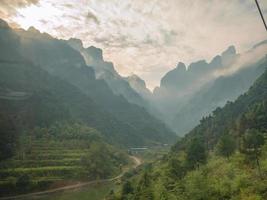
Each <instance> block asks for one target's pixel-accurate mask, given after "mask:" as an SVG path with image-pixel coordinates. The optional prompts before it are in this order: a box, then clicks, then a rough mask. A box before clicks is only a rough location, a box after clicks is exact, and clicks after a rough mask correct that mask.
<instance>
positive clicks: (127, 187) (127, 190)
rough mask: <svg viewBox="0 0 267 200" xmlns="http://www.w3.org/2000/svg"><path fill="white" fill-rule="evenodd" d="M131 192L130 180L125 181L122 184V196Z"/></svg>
mask: <svg viewBox="0 0 267 200" xmlns="http://www.w3.org/2000/svg"><path fill="white" fill-rule="evenodd" d="M130 193H133V187H132V184H131V182H129V181H126V182H125V183H124V184H123V186H122V196H124V195H127V194H130Z"/></svg>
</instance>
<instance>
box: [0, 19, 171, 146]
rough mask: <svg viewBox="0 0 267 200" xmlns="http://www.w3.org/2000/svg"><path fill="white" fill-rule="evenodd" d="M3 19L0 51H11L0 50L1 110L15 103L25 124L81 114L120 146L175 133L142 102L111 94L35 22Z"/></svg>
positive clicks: (159, 140)
mask: <svg viewBox="0 0 267 200" xmlns="http://www.w3.org/2000/svg"><path fill="white" fill-rule="evenodd" d="M2 24H4V25H5V28H4V29H1V33H0V42H1V45H0V51H1V52H5V53H6V55H10V56H9V57H6V56H5V54H2V55H1V56H3V57H1V82H0V83H1V84H0V87H1V91H2V93H3V95H2V96H3V98H2V100H1V101H4V102H5V104H2V105H6V106H3V107H1V111H3V110H7V111H3V112H9V111H12V109H13V108H14V109H15V108H16V109H15V110H14V112H13V111H12V113H14V115H18V116H20V114H18V113H22V114H23V116H22V117H20V118H21V119H24V120H25V121H26V122H27V121H28V122H27V123H29V125H27V126H29V127H33V126H47V125H50V124H51V123H53V122H56V121H58V120H60V121H61V120H72V119H74V120H82V121H83V122H85V123H87V124H88V125H90V126H91V127H94V128H96V129H97V130H99V131H100V132H101V133H102V134H103V136H104V137H105V138H106V139H107V140H108V141H109V142H110V143H112V144H116V145H119V146H140V145H151V144H155V143H166V142H167V143H169V142H171V141H173V138H176V136H175V135H174V133H172V132H171V131H170V130H169V129H168V128H167V127H166V126H165V125H164V124H163V123H162V122H161V121H159V120H157V119H155V118H154V117H152V116H151V115H150V114H149V113H148V112H147V111H146V110H145V109H144V108H142V107H139V106H138V105H135V104H131V103H129V102H128V101H127V100H126V99H125V98H123V97H122V96H117V95H114V94H113V92H112V91H111V90H110V88H109V87H108V85H107V84H106V82H105V81H104V80H98V79H96V78H95V74H94V69H92V68H91V67H88V66H87V65H86V63H85V61H84V58H83V56H82V55H81V54H80V53H79V52H78V51H76V50H74V49H73V48H72V47H70V46H69V44H68V43H67V42H66V41H63V40H57V39H55V38H52V37H51V36H50V35H48V34H42V33H40V32H39V31H38V30H36V29H34V28H30V29H29V30H28V31H24V30H21V29H19V30H11V29H10V28H9V27H8V26H7V25H6V23H4V22H3V21H2V22H1V26H3V25H2ZM13 38H15V39H13ZM7 58H8V59H7ZM12 95H13V96H14V95H15V96H21V97H12ZM24 97H25V99H24ZM12 98H15V99H20V98H21V99H22V100H18V101H11V99H12ZM13 104H14V105H13ZM22 105H24V106H22ZM50 112H51V113H50ZM12 113H11V114H10V115H12ZM24 115H26V117H24ZM28 119H29V120H28ZM30 119H31V120H33V121H31V120H30ZM23 123H24V122H23ZM23 123H22V124H23Z"/></svg>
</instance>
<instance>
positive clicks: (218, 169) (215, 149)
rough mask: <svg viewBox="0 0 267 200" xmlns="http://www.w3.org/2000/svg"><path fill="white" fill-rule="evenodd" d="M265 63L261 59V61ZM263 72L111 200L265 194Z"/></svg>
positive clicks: (266, 80)
mask: <svg viewBox="0 0 267 200" xmlns="http://www.w3.org/2000/svg"><path fill="white" fill-rule="evenodd" d="M263 64H264V65H266V62H265V63H263ZM266 100H267V71H265V73H264V74H262V75H261V76H260V78H259V79H257V81H256V82H255V83H254V84H253V86H252V87H251V88H250V89H249V90H248V91H247V92H246V93H245V94H243V95H241V96H240V97H239V98H238V99H237V100H236V101H234V102H228V103H227V105H225V106H224V107H223V108H217V109H216V110H215V111H214V112H213V114H212V115H211V116H209V117H206V118H203V119H202V120H201V122H200V124H199V125H198V126H197V127H195V128H194V129H193V130H192V131H191V132H190V133H188V134H187V135H186V136H185V137H184V138H182V139H181V140H180V141H178V142H177V144H176V145H175V146H173V148H172V150H171V152H170V153H169V154H168V155H167V156H164V157H163V158H162V159H161V160H159V161H158V162H154V163H152V164H149V165H147V166H145V167H144V169H143V170H142V172H140V173H138V175H137V176H132V178H130V179H129V180H128V181H125V182H124V185H123V187H122V188H121V190H120V191H117V193H115V194H111V195H109V198H110V199H123V200H125V199H134V200H141V199H142V200H143V199H177V200H183V199H184V200H185V199H190V200H201V199H209V200H212V199H214V200H218V199H229V200H230V199H231V200H264V199H266V198H267V144H266V138H267V135H266V134H267V124H266V122H267V101H266Z"/></svg>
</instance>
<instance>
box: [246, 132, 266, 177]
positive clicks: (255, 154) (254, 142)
mask: <svg viewBox="0 0 267 200" xmlns="http://www.w3.org/2000/svg"><path fill="white" fill-rule="evenodd" d="M263 145H264V136H263V134H262V133H260V132H259V131H258V130H257V129H248V130H247V131H246V133H245V135H244V137H243V148H242V150H243V152H244V153H245V154H246V155H248V156H249V157H250V158H252V159H255V160H256V164H257V167H258V171H259V174H260V177H262V176H261V168H260V161H259V156H260V154H261V147H262V146H263Z"/></svg>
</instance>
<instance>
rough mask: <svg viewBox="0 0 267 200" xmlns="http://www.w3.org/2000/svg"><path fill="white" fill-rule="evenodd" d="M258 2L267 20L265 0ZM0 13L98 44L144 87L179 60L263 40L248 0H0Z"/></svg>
mask: <svg viewBox="0 0 267 200" xmlns="http://www.w3.org/2000/svg"><path fill="white" fill-rule="evenodd" d="M259 3H260V5H261V7H262V9H263V11H264V15H265V18H266V19H267V1H266V0H259ZM0 17H1V18H3V19H5V20H7V21H8V22H9V23H11V24H12V26H14V27H16V26H17V27H22V28H25V29H27V28H28V27H30V26H34V27H35V28H37V29H39V30H40V31H41V32H47V33H49V34H51V35H53V36H55V37H58V38H64V39H68V38H71V37H76V38H79V39H81V40H82V41H83V43H84V46H85V47H87V46H91V45H94V46H96V47H99V48H102V49H103V52H104V58H105V59H106V60H109V61H112V62H113V63H114V65H115V68H116V70H117V71H118V72H119V73H120V74H121V75H123V76H126V75H129V74H132V73H134V74H137V75H138V76H140V77H141V78H143V79H144V80H145V81H146V83H147V86H148V87H149V88H150V89H152V88H153V87H155V86H157V85H158V84H159V81H160V78H161V77H162V76H163V75H164V74H165V73H166V72H167V71H169V70H170V69H172V68H174V67H175V66H176V64H177V63H178V62H179V61H182V62H185V63H186V64H189V63H190V62H192V61H196V60H199V59H206V60H208V61H209V60H210V59H211V58H212V57H213V56H215V55H216V54H219V53H220V52H222V51H223V50H224V49H226V48H227V47H228V46H229V45H232V44H233V45H235V46H236V48H237V50H238V51H239V52H243V51H245V50H247V49H248V48H249V47H251V45H253V44H255V43H257V42H259V41H261V40H264V39H267V32H266V31H265V30H264V27H263V24H262V21H261V19H260V17H259V14H258V11H257V8H256V5H255V1H254V0H164V1H163V0H0Z"/></svg>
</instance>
